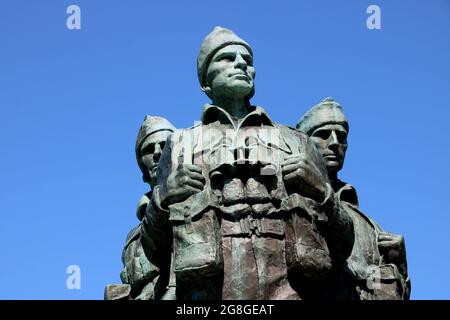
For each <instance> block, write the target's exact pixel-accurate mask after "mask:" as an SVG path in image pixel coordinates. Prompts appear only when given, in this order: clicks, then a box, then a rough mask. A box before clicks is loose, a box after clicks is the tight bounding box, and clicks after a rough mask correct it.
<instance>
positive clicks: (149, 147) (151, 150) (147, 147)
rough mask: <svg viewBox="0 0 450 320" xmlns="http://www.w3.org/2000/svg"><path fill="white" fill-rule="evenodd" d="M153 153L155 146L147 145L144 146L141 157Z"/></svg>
mask: <svg viewBox="0 0 450 320" xmlns="http://www.w3.org/2000/svg"><path fill="white" fill-rule="evenodd" d="M154 152H155V145H154V144H153V143H152V144H149V145H148V146H146V147H145V148H144V150H142V155H146V154H150V153H154Z"/></svg>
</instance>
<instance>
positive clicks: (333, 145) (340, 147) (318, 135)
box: [311, 124, 348, 173]
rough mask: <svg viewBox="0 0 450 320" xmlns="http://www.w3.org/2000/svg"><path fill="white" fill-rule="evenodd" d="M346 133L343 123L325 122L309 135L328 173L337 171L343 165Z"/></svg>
mask: <svg viewBox="0 0 450 320" xmlns="http://www.w3.org/2000/svg"><path fill="white" fill-rule="evenodd" d="M347 134H348V132H347V130H346V129H345V127H344V126H343V125H340V124H327V125H324V126H322V127H319V128H317V129H316V130H314V132H313V133H312V135H311V140H312V141H313V142H314V144H315V145H316V148H317V150H318V151H319V152H320V154H321V155H322V157H323V159H324V161H325V164H326V166H327V170H328V173H337V172H338V171H339V170H341V169H342V166H343V165H344V159H345V151H346V150H347Z"/></svg>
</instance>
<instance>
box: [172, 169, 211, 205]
mask: <svg viewBox="0 0 450 320" xmlns="http://www.w3.org/2000/svg"><path fill="white" fill-rule="evenodd" d="M204 186H205V177H203V174H202V169H201V168H200V167H199V166H196V165H193V164H180V165H179V166H178V167H177V169H176V170H175V171H174V172H172V173H171V174H170V175H169V177H168V178H167V197H166V200H165V201H166V203H167V205H170V204H173V203H176V202H181V201H184V200H186V199H187V198H188V197H189V196H191V195H193V194H195V193H198V192H200V191H202V190H203V188H204Z"/></svg>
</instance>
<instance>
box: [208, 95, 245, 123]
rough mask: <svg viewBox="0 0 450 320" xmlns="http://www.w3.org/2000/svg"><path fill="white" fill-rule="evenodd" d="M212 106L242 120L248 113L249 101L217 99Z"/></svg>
mask: <svg viewBox="0 0 450 320" xmlns="http://www.w3.org/2000/svg"><path fill="white" fill-rule="evenodd" d="M213 104H214V105H216V106H218V107H221V108H222V109H224V110H225V111H227V112H228V113H229V114H230V115H231V116H233V117H235V118H237V119H242V118H244V117H245V116H246V115H247V114H249V113H250V101H248V100H243V99H236V100H234V99H229V98H217V99H214V100H213Z"/></svg>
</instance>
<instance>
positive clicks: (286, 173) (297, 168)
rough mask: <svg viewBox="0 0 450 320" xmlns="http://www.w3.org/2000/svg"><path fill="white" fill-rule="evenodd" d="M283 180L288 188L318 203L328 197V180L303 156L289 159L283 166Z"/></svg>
mask: <svg viewBox="0 0 450 320" xmlns="http://www.w3.org/2000/svg"><path fill="white" fill-rule="evenodd" d="M281 172H282V175H283V180H284V182H285V183H286V185H287V187H288V188H291V189H293V190H295V191H298V192H299V193H300V194H302V195H304V196H306V197H308V198H311V199H313V200H315V201H317V202H323V201H324V200H325V197H326V190H327V187H326V180H325V178H324V176H323V175H322V173H321V172H320V170H319V169H318V168H317V166H316V165H315V164H314V163H313V162H312V161H311V160H309V159H308V158H306V157H305V156H303V155H300V156H298V157H294V158H290V159H287V160H286V161H285V162H283V163H282V165H281Z"/></svg>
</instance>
